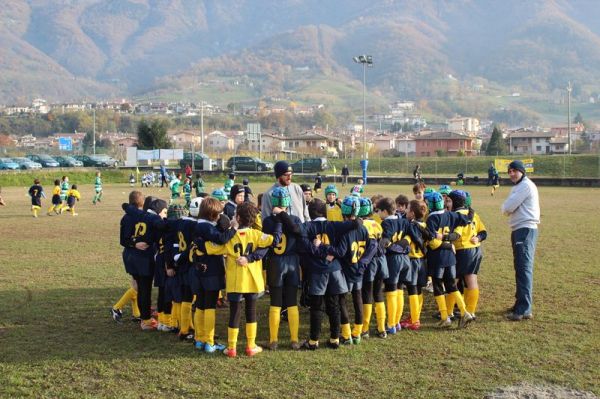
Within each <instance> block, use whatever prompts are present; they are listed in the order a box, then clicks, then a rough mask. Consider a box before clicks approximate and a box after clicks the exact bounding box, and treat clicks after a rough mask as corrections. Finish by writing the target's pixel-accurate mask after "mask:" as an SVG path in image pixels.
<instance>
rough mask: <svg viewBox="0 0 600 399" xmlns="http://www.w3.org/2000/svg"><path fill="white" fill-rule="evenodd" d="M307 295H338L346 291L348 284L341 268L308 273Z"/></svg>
mask: <svg viewBox="0 0 600 399" xmlns="http://www.w3.org/2000/svg"><path fill="white" fill-rule="evenodd" d="M309 278H310V280H309V284H308V294H309V295H340V294H345V293H347V292H348V284H346V278H345V277H344V274H343V273H342V271H341V270H336V271H334V272H328V273H310V277H309Z"/></svg>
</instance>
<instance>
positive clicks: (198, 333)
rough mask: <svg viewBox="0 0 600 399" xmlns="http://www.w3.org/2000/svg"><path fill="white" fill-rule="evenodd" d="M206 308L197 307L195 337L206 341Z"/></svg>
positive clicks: (197, 339)
mask: <svg viewBox="0 0 600 399" xmlns="http://www.w3.org/2000/svg"><path fill="white" fill-rule="evenodd" d="M204 317H205V313H204V310H200V309H196V312H195V313H194V339H195V340H196V341H200V342H206V331H204Z"/></svg>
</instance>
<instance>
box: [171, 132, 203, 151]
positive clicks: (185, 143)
mask: <svg viewBox="0 0 600 399" xmlns="http://www.w3.org/2000/svg"><path fill="white" fill-rule="evenodd" d="M167 136H169V139H170V140H171V141H172V142H173V144H174V146H175V148H185V149H187V148H191V146H192V143H193V144H194V146H196V148H199V147H198V146H199V145H200V140H201V138H200V132H199V131H197V130H179V129H169V130H168V131H167Z"/></svg>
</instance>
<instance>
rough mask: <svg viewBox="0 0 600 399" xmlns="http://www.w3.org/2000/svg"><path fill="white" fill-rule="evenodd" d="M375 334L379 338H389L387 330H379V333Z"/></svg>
mask: <svg viewBox="0 0 600 399" xmlns="http://www.w3.org/2000/svg"><path fill="white" fill-rule="evenodd" d="M375 336H376V337H377V338H381V339H385V338H387V332H385V331H377V333H376V334H375Z"/></svg>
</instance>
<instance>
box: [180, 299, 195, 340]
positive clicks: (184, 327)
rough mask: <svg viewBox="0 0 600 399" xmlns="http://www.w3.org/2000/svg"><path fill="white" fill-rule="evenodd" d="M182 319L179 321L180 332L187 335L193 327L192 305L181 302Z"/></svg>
mask: <svg viewBox="0 0 600 399" xmlns="http://www.w3.org/2000/svg"><path fill="white" fill-rule="evenodd" d="M180 317H181V318H180V319H179V323H180V325H179V332H180V333H182V334H187V333H188V332H189V331H190V327H191V325H192V303H191V302H181V316H180Z"/></svg>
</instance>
